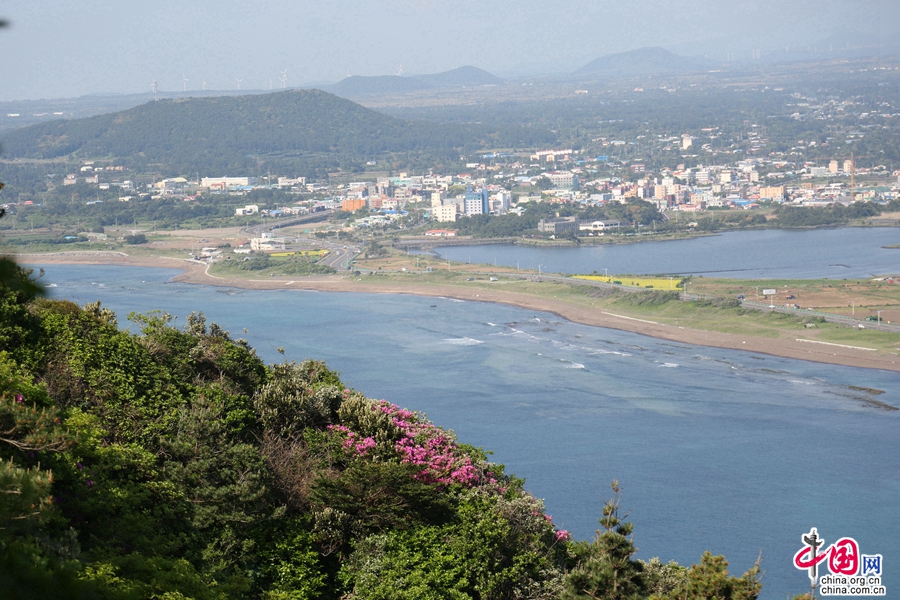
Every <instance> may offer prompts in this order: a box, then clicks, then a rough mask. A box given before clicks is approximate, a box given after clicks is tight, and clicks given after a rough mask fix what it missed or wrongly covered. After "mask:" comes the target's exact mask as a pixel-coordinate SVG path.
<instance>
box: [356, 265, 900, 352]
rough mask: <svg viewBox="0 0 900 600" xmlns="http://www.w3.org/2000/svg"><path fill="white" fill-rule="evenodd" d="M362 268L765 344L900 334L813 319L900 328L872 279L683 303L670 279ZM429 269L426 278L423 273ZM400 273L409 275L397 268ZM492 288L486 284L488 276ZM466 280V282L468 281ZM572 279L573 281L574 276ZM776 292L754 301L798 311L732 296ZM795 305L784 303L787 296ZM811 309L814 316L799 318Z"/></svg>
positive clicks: (893, 346) (416, 282)
mask: <svg viewBox="0 0 900 600" xmlns="http://www.w3.org/2000/svg"><path fill="white" fill-rule="evenodd" d="M355 264H356V266H357V267H358V268H360V269H367V270H368V269H371V270H372V271H374V275H361V276H359V277H357V278H356V280H358V281H361V282H366V283H371V284H379V283H382V284H390V285H397V284H401V285H409V286H410V287H424V286H430V285H442V286H446V285H451V286H458V287H460V288H471V289H472V290H473V295H475V290H496V291H504V292H515V293H519V294H526V295H533V296H539V297H544V298H548V299H550V298H552V299H553V300H554V301H555V302H560V303H564V304H568V305H572V306H576V307H582V308H587V307H590V308H591V309H596V310H598V311H609V312H614V313H616V314H620V315H625V316H630V317H635V318H641V319H648V320H653V321H655V322H657V323H661V324H666V325H673V326H679V327H685V328H690V329H698V330H703V331H717V332H723V333H732V334H737V335H746V336H754V337H764V338H769V339H797V338H808V339H816V340H820V341H827V342H831V343H838V344H848V345H854V346H861V347H866V348H872V349H875V350H878V351H879V352H892V353H897V352H898V349H900V334H897V333H891V332H883V331H874V330H872V329H871V328H866V329H859V328H856V327H850V326H847V325H840V324H834V323H827V322H825V321H824V320H823V319H822V318H821V317H820V316H819V315H818V314H815V313H819V312H822V313H829V314H838V315H846V316H855V317H856V318H858V319H864V318H865V317H866V316H875V315H877V311H879V310H881V311H882V313H881V317H882V319H883V320H884V321H885V322H893V323H897V322H900V283H898V284H892V283H888V279H883V280H881V281H878V280H864V279H854V280H827V279H823V280H804V279H801V280H737V279H718V278H704V277H697V278H693V279H691V280H689V281H688V282H687V288H688V291H689V293H690V295H691V296H700V299H697V300H692V301H683V300H680V299H679V293H680V292H681V291H683V290H682V289H681V288H682V284H681V282H680V281H678V280H677V279H670V278H668V277H639V276H630V275H619V274H616V275H610V276H608V277H607V276H602V275H600V276H598V275H591V276H581V277H578V278H579V279H586V280H593V281H597V282H598V283H613V282H616V281H620V282H621V285H616V284H614V285H613V286H610V285H605V286H602V287H601V286H598V287H594V286H587V285H576V284H574V282H569V281H567V280H566V279H570V278H566V279H562V278H557V277H552V276H549V277H548V276H547V275H546V274H545V275H544V277H540V278H538V277H537V273H534V272H531V271H519V270H516V269H513V268H507V267H493V266H490V265H471V264H465V263H452V262H451V263H450V265H449V266H448V264H447V263H446V262H439V261H435V260H433V259H428V260H423V259H422V258H420V259H419V264H418V268H417V265H416V260H415V258H414V257H407V256H406V255H400V254H392V255H389V256H386V257H383V258H378V259H366V260H357V261H356V262H355ZM428 267H432V268H433V269H434V270H433V271H432V272H425V269H427V268H428ZM403 268H406V269H407V272H402V271H401V269H403ZM491 276H494V277H497V279H498V281H490V277H491ZM469 278H471V279H472V280H471V281H469ZM571 279H576V277H572V278H571ZM757 287H759V290H760V292H761V291H762V290H763V289H767V288H775V289H777V290H778V293H777V294H776V296H775V297H774V298H767V297H764V296H762V294H760V296H759V299H760V301H761V302H770V301H771V302H772V303H773V304H775V305H776V306H785V305H786V304H788V303H790V304H791V305H793V304H795V303H796V304H798V305H799V306H800V307H801V310H799V311H796V312H792V313H788V314H785V313H779V312H773V311H767V310H759V309H756V308H749V307H748V306H746V305H742V303H741V302H740V300H738V299H737V296H738V295H740V294H743V295H744V297H745V298H746V299H747V300H755V299H756V291H757ZM791 295H793V296H794V298H793V299H790V300H788V299H787V297H788V296H791ZM804 309H812V312H809V311H807V312H803V310H804Z"/></svg>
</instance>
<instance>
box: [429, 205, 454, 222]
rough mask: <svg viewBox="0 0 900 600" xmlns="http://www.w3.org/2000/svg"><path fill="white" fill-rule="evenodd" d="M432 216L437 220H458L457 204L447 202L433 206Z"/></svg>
mask: <svg viewBox="0 0 900 600" xmlns="http://www.w3.org/2000/svg"><path fill="white" fill-rule="evenodd" d="M431 217H432V219H434V220H435V221H441V222H453V221H456V204H446V205H443V204H442V205H440V206H432V207H431Z"/></svg>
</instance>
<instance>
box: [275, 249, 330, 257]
mask: <svg viewBox="0 0 900 600" xmlns="http://www.w3.org/2000/svg"><path fill="white" fill-rule="evenodd" d="M328 252H329V251H328V250H297V251H296V252H273V253H271V254H269V256H325V255H326V254H328Z"/></svg>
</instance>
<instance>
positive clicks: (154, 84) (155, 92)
mask: <svg viewBox="0 0 900 600" xmlns="http://www.w3.org/2000/svg"><path fill="white" fill-rule="evenodd" d="M150 87H151V88H152V89H153V99H154V100H159V98H158V97H157V95H156V94H157V92H158V91H159V82H158V81H157V80H156V77H154V78H153V83H151V84H150Z"/></svg>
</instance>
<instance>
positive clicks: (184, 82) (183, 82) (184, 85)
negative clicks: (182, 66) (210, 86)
mask: <svg viewBox="0 0 900 600" xmlns="http://www.w3.org/2000/svg"><path fill="white" fill-rule="evenodd" d="M188 81H190V79H188V78H187V77H185V76H184V73H182V74H181V91H182V92H186V91H187V82H188Z"/></svg>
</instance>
